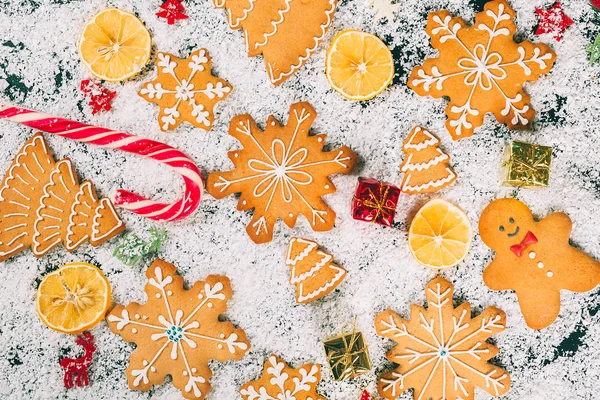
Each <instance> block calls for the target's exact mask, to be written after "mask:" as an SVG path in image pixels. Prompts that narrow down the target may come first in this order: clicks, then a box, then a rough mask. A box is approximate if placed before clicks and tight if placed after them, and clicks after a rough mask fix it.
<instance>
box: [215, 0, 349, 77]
mask: <svg viewBox="0 0 600 400" xmlns="http://www.w3.org/2000/svg"><path fill="white" fill-rule="evenodd" d="M214 3H215V6H217V7H219V8H225V9H226V10H227V14H228V15H229V26H230V27H231V29H243V30H244V34H245V35H244V36H245V38H246V48H247V51H248V56H249V57H256V56H258V55H259V54H262V55H263V56H264V58H265V64H266V66H267V73H268V74H269V78H270V79H271V82H272V83H273V84H274V85H276V86H277V85H280V84H281V83H283V82H284V81H285V80H286V79H288V78H289V77H290V76H292V75H293V74H294V73H295V72H296V71H297V70H299V69H300V68H301V67H302V66H303V65H304V63H306V61H307V60H308V59H309V58H310V56H311V55H312V54H313V53H314V52H315V50H316V49H317V47H318V46H319V44H320V43H321V41H322V40H323V38H324V37H325V34H326V33H327V31H328V30H329V26H330V25H331V21H332V19H333V14H334V13H335V8H336V6H337V0H311V1H304V0H302V1H292V0H214Z"/></svg>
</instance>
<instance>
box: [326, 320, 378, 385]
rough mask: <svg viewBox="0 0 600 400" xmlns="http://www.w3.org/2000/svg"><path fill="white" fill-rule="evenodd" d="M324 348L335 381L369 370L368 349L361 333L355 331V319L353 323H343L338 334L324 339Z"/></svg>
mask: <svg viewBox="0 0 600 400" xmlns="http://www.w3.org/2000/svg"><path fill="white" fill-rule="evenodd" d="M324 348H325V356H326V357H327V362H328V363H329V367H330V368H331V374H332V375H333V378H334V379H335V380H336V381H345V380H346V379H351V378H354V377H356V376H359V375H362V374H364V373H366V372H369V371H370V370H371V359H370V358H369V349H368V348H367V345H366V343H365V340H364V337H363V335H362V333H361V332H357V331H356V320H355V322H354V324H352V323H347V324H345V325H344V326H343V327H342V332H341V334H340V335H339V336H336V337H334V338H331V339H329V340H326V341H325V342H324Z"/></svg>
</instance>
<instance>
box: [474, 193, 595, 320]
mask: <svg viewBox="0 0 600 400" xmlns="http://www.w3.org/2000/svg"><path fill="white" fill-rule="evenodd" d="M571 225H572V223H571V219H570V218H569V216H568V215H566V214H564V213H560V212H558V213H553V214H550V215H548V216H547V217H546V218H544V219H542V220H540V221H535V220H534V219H533V216H532V214H531V210H529V207H527V206H526V205H525V204H524V203H522V202H520V201H519V200H515V199H499V200H495V201H493V202H491V203H490V204H489V205H488V206H487V207H486V208H485V210H483V213H482V214H481V219H480V220H479V233H480V234H481V240H483V242H484V243H485V244H486V245H488V247H490V248H491V249H492V250H494V252H495V253H496V255H495V257H494V260H493V261H492V262H491V263H490V264H489V265H488V266H487V268H486V269H485V271H484V272H483V280H484V282H485V284H486V285H487V286H488V287H489V288H490V289H492V290H514V291H515V292H516V293H517V297H518V299H519V305H520V306H521V312H522V313H523V317H524V318H525V322H527V325H528V326H529V327H530V328H533V329H542V328H545V327H547V326H549V325H550V324H552V322H554V321H555V320H556V318H557V317H558V314H559V312H560V291H561V290H563V289H564V290H570V291H572V292H587V291H590V290H592V289H593V288H595V287H596V286H597V285H598V284H599V283H600V263H598V262H597V261H595V260H593V259H592V258H591V257H589V256H588V255H586V254H585V253H583V252H581V251H580V250H577V249H576V248H575V247H573V246H571V245H570V244H569V238H570V236H571Z"/></svg>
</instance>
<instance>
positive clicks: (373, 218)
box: [352, 178, 400, 226]
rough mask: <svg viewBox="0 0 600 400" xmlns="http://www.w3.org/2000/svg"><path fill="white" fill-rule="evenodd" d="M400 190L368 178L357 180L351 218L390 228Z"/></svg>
mask: <svg viewBox="0 0 600 400" xmlns="http://www.w3.org/2000/svg"><path fill="white" fill-rule="evenodd" d="M399 197H400V188H398V187H396V186H394V185H391V184H389V183H385V182H380V181H378V180H375V179H370V178H358V188H357V189H356V194H355V196H354V199H353V202H352V217H353V218H354V219H356V220H359V221H365V222H375V223H376V224H379V225H384V226H392V224H393V222H394V216H395V215H396V206H397V205H398V198H399Z"/></svg>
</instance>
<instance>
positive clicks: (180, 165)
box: [0, 104, 203, 221]
mask: <svg viewBox="0 0 600 400" xmlns="http://www.w3.org/2000/svg"><path fill="white" fill-rule="evenodd" d="M0 119H7V120H10V121H13V122H18V123H19V124H23V125H26V126H29V127H31V128H33V129H38V130H40V131H43V132H48V133H53V134H55V135H58V136H62V137H66V138H68V139H72V140H76V141H78V142H84V143H91V144H94V145H96V146H100V147H104V148H108V149H118V150H122V151H126V152H128V153H133V154H138V155H141V156H144V157H148V158H151V159H153V160H157V161H159V162H161V163H163V164H165V165H168V166H169V167H171V168H173V169H175V170H176V171H177V172H178V173H179V174H180V175H181V176H182V178H183V180H184V182H185V194H184V196H183V198H182V199H180V200H178V201H176V202H174V203H171V204H165V203H159V202H157V201H153V200H149V199H147V198H145V197H143V196H140V195H138V194H135V193H132V192H130V191H128V190H124V189H119V190H117V192H116V193H115V195H114V196H113V199H112V200H113V202H114V203H115V204H116V205H118V206H120V207H122V208H125V209H127V210H130V211H132V212H134V213H136V214H139V215H141V216H144V217H146V218H150V219H153V220H157V221H177V220H180V219H183V218H185V217H187V216H188V215H190V214H191V213H192V212H194V211H195V210H196V208H198V204H199V203H200V199H201V198H202V187H203V183H202V177H201V175H200V171H199V170H198V167H196V164H194V162H193V161H192V160H191V159H190V158H189V157H188V156H186V155H185V154H184V153H182V152H181V151H179V150H177V149H174V148H173V147H171V146H168V145H166V144H164V143H160V142H156V141H154V140H150V139H146V138H142V137H140V136H135V135H131V134H128V133H125V132H119V131H113V130H110V129H106V128H99V127H96V126H92V125H88V124H83V123H81V122H76V121H71V120H68V119H65V118H59V117H54V116H52V115H48V114H43V113H40V112H37V111H32V110H28V109H25V108H20V107H13V106H7V105H2V104H0Z"/></svg>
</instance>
